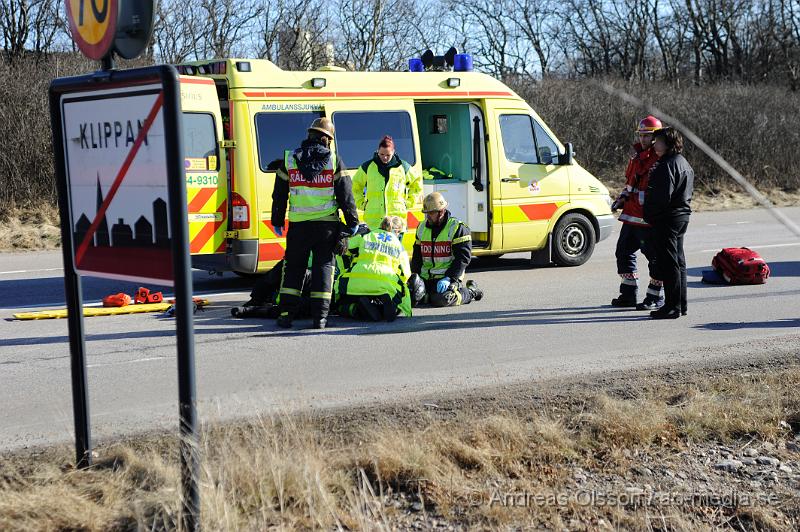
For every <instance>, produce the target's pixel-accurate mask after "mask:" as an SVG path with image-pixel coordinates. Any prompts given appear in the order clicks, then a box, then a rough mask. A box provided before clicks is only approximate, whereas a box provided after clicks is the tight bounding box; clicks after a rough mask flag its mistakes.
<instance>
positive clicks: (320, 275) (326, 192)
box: [271, 118, 358, 329]
mask: <svg viewBox="0 0 800 532" xmlns="http://www.w3.org/2000/svg"><path fill="white" fill-rule="evenodd" d="M333 136H334V127H333V122H332V121H331V120H330V119H329V118H318V119H316V120H314V122H313V123H312V124H311V126H310V127H309V128H308V138H307V139H306V140H304V141H303V143H302V144H301V146H300V147H299V148H298V149H296V150H294V151H286V152H285V154H284V161H283V163H282V164H281V166H280V168H278V169H277V171H276V172H275V188H274V189H273V192H272V220H271V221H272V226H273V227H274V230H275V234H277V235H278V236H283V227H284V223H285V220H286V210H287V206H288V210H289V223H290V227H289V229H290V230H289V231H288V232H287V234H286V255H285V256H284V264H283V277H282V281H281V288H280V297H281V302H280V316H279V317H278V325H279V326H280V327H286V328H288V327H291V326H292V319H293V318H294V317H295V316H296V314H297V311H298V308H299V304H300V301H301V296H302V289H303V278H304V277H305V274H306V267H307V266H308V258H309V255H313V258H312V261H311V283H310V284H311V292H310V297H311V316H312V319H313V327H314V328H315V329H324V328H325V326H326V324H327V319H328V311H329V310H330V305H331V298H332V296H333V268H334V256H333V251H334V247H335V246H336V243H337V241H339V233H340V222H339V210H341V211H342V214H343V215H344V220H345V224H346V226H347V228H348V230H349V231H350V233H351V234H355V233H356V231H358V211H357V210H356V203H355V199H354V198H353V185H352V181H351V180H350V176H348V175H347V174H345V173H343V169H344V165H343V164H342V161H341V160H340V159H339V158H338V157H336V155H335V154H334V153H333V152H332V151H331V149H330V146H331V142H332V141H333Z"/></svg>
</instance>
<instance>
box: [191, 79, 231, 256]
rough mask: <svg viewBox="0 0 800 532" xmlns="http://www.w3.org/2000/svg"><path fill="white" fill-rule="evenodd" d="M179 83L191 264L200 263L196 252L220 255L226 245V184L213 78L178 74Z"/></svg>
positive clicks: (220, 119)
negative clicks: (192, 257)
mask: <svg viewBox="0 0 800 532" xmlns="http://www.w3.org/2000/svg"><path fill="white" fill-rule="evenodd" d="M180 83H181V107H182V111H183V149H184V167H185V169H186V194H187V204H188V213H189V249H190V252H191V253H192V255H195V256H198V257H195V258H194V259H193V264H194V265H195V266H198V267H201V266H203V264H204V263H203V261H202V257H199V256H201V255H213V254H223V255H224V253H225V247H226V240H225V232H226V230H227V229H228V184H227V178H226V174H225V171H224V168H225V161H224V154H223V152H222V151H221V150H220V149H219V140H221V139H222V138H223V137H222V117H221V115H220V109H219V102H218V100H217V91H216V88H215V85H214V81H213V80H211V79H208V78H200V77H194V76H181V77H180ZM210 264H211V263H209V266H208V267H211V266H210Z"/></svg>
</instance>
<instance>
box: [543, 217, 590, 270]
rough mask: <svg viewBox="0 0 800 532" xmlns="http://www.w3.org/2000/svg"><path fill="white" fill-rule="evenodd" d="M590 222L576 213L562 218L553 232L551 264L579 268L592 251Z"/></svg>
mask: <svg viewBox="0 0 800 532" xmlns="http://www.w3.org/2000/svg"><path fill="white" fill-rule="evenodd" d="M594 239H595V237H594V227H593V226H592V222H590V221H589V219H588V218H587V217H586V216H584V215H583V214H579V213H577V212H573V213H569V214H567V215H565V216H563V217H562V218H561V219H560V220H559V221H558V223H556V227H555V229H554V230H553V262H555V263H556V264H558V265H559V266H580V265H581V264H583V263H584V262H586V261H587V260H589V257H591V256H592V252H593V251H594Z"/></svg>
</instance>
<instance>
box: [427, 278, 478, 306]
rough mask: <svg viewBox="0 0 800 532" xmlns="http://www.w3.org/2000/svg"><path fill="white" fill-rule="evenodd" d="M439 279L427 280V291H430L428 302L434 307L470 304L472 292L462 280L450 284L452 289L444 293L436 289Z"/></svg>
mask: <svg viewBox="0 0 800 532" xmlns="http://www.w3.org/2000/svg"><path fill="white" fill-rule="evenodd" d="M438 281H439V279H428V280H426V281H425V291H426V292H427V293H428V303H430V305H431V306H432V307H457V306H458V305H469V304H470V303H471V302H472V292H470V291H469V289H467V287H466V286H464V285H463V284H462V283H461V281H456V282H455V283H451V284H450V289H449V290H446V291H445V292H444V293H443V294H440V293H438V292H437V291H436V283H437V282H438Z"/></svg>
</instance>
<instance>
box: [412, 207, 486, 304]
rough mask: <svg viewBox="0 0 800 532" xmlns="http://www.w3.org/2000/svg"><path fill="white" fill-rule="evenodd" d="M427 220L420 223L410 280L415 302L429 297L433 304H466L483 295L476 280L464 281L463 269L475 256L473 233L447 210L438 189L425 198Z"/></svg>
mask: <svg viewBox="0 0 800 532" xmlns="http://www.w3.org/2000/svg"><path fill="white" fill-rule="evenodd" d="M422 212H424V213H425V223H424V224H420V225H419V227H417V234H416V240H415V242H414V250H413V253H412V256H411V272H412V275H411V278H410V279H409V280H408V283H409V289H410V291H411V294H412V304H414V305H415V306H416V305H418V304H419V303H421V302H423V301H424V300H425V299H427V300H428V303H430V304H431V305H432V306H434V307H452V306H456V305H467V304H469V303H470V302H472V301H480V300H481V298H483V290H481V289H480V288H478V285H477V283H476V282H475V281H472V280H470V281H467V283H466V285H464V284H463V277H464V271H465V270H466V269H467V266H468V265H469V262H470V260H472V233H470V230H469V227H467V226H466V225H465V224H464V223H463V222H462V221H461V220H459V219H458V218H456V217H455V216H453V215H452V214H451V213H450V211H449V210H447V201H446V200H445V199H444V197H443V196H442V195H441V194H440V193H439V192H432V193H430V194H428V195H427V196H425V199H423V200H422Z"/></svg>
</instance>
